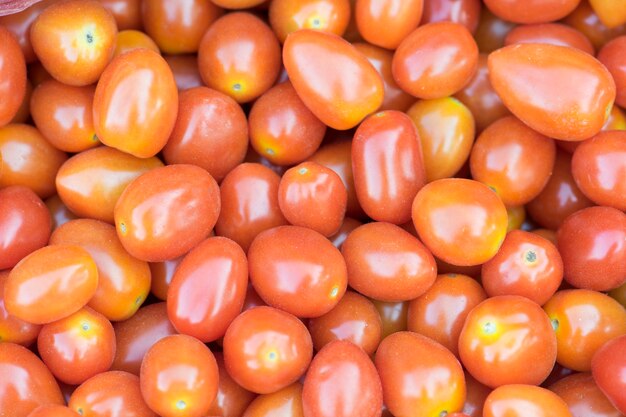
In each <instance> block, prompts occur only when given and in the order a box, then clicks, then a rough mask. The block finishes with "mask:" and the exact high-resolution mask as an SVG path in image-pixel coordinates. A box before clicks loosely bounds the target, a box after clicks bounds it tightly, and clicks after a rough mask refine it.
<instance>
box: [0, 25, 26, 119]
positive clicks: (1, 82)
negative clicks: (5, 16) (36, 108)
mask: <svg viewBox="0 0 626 417" xmlns="http://www.w3.org/2000/svg"><path fill="white" fill-rule="evenodd" d="M0 24H2V22H1V21H0ZM0 45H2V46H1V47H0V95H1V96H2V97H4V98H3V100H2V103H1V104H0V126H4V125H6V124H8V123H9V122H10V121H11V120H12V119H13V117H14V116H15V115H16V114H17V112H18V110H19V108H20V105H21V104H22V100H23V99H24V95H25V94H26V62H25V60H24V54H23V53H22V50H21V49H20V45H19V43H18V42H17V38H16V37H14V35H13V34H12V33H11V32H10V31H9V29H7V28H5V27H4V26H0Z"/></svg>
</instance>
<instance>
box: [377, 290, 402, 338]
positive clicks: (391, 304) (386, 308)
mask: <svg viewBox="0 0 626 417" xmlns="http://www.w3.org/2000/svg"><path fill="white" fill-rule="evenodd" d="M371 301H372V303H374V307H376V310H378V314H380V319H381V322H382V333H381V340H382V339H384V338H386V337H387V336H389V335H390V334H392V333H396V332H401V331H404V330H407V313H408V309H409V303H408V302H407V301H380V300H374V299H372V300H371Z"/></svg>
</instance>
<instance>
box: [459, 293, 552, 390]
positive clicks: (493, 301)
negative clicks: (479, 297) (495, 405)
mask: <svg viewBox="0 0 626 417" xmlns="http://www.w3.org/2000/svg"><path fill="white" fill-rule="evenodd" d="M459 355H460V357H461V362H462V363H463V365H464V366H465V368H466V369H467V370H468V371H469V373H470V374H472V376H473V377H474V378H476V379H477V380H478V381H480V382H481V383H483V384H485V385H487V386H489V387H492V388H495V387H499V386H502V385H507V384H531V385H539V384H540V383H541V382H543V381H544V380H545V379H546V378H547V377H548V375H550V372H551V371H552V368H553V367H554V363H555V360H556V357H557V340H556V337H555V335H554V331H553V330H552V325H551V323H550V319H549V318H548V315H547V314H546V313H545V312H544V311H543V310H542V309H541V306H539V305H538V304H537V303H535V302H533V301H531V300H529V299H527V298H525V297H521V296H516V295H501V296H495V297H491V298H488V299H486V300H485V301H483V302H482V303H480V304H479V305H478V306H476V307H474V309H473V310H472V311H470V313H469V315H468V316H467V319H466V320H465V324H464V325H463V329H462V330H461V334H460V335H459ZM531 363H532V366H529V364H531Z"/></svg>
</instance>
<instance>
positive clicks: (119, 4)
mask: <svg viewBox="0 0 626 417" xmlns="http://www.w3.org/2000/svg"><path fill="white" fill-rule="evenodd" d="M99 1H100V3H102V5H103V6H104V8H105V9H107V10H108V11H109V13H111V14H112V15H113V17H114V18H115V21H116V22H117V27H118V29H119V30H126V29H140V28H141V25H142V21H141V4H142V1H141V0H99Z"/></svg>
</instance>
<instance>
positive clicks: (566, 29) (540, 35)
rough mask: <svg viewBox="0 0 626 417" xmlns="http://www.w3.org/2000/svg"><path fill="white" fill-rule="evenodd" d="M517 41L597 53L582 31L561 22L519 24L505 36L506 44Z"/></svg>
mask: <svg viewBox="0 0 626 417" xmlns="http://www.w3.org/2000/svg"><path fill="white" fill-rule="evenodd" d="M516 43H547V44H550V45H560V46H570V47H572V48H577V49H580V50H581V51H583V52H587V53H588V54H590V55H595V51H594V48H593V44H592V43H591V41H590V40H589V39H588V38H587V37H586V36H585V35H584V34H583V33H582V32H580V31H579V30H577V29H574V28H572V27H570V26H567V25H564V24H561V23H539V24H533V25H520V26H517V27H515V28H513V29H512V30H511V31H510V32H509V33H508V35H506V38H504V44H505V45H512V44H516Z"/></svg>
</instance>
